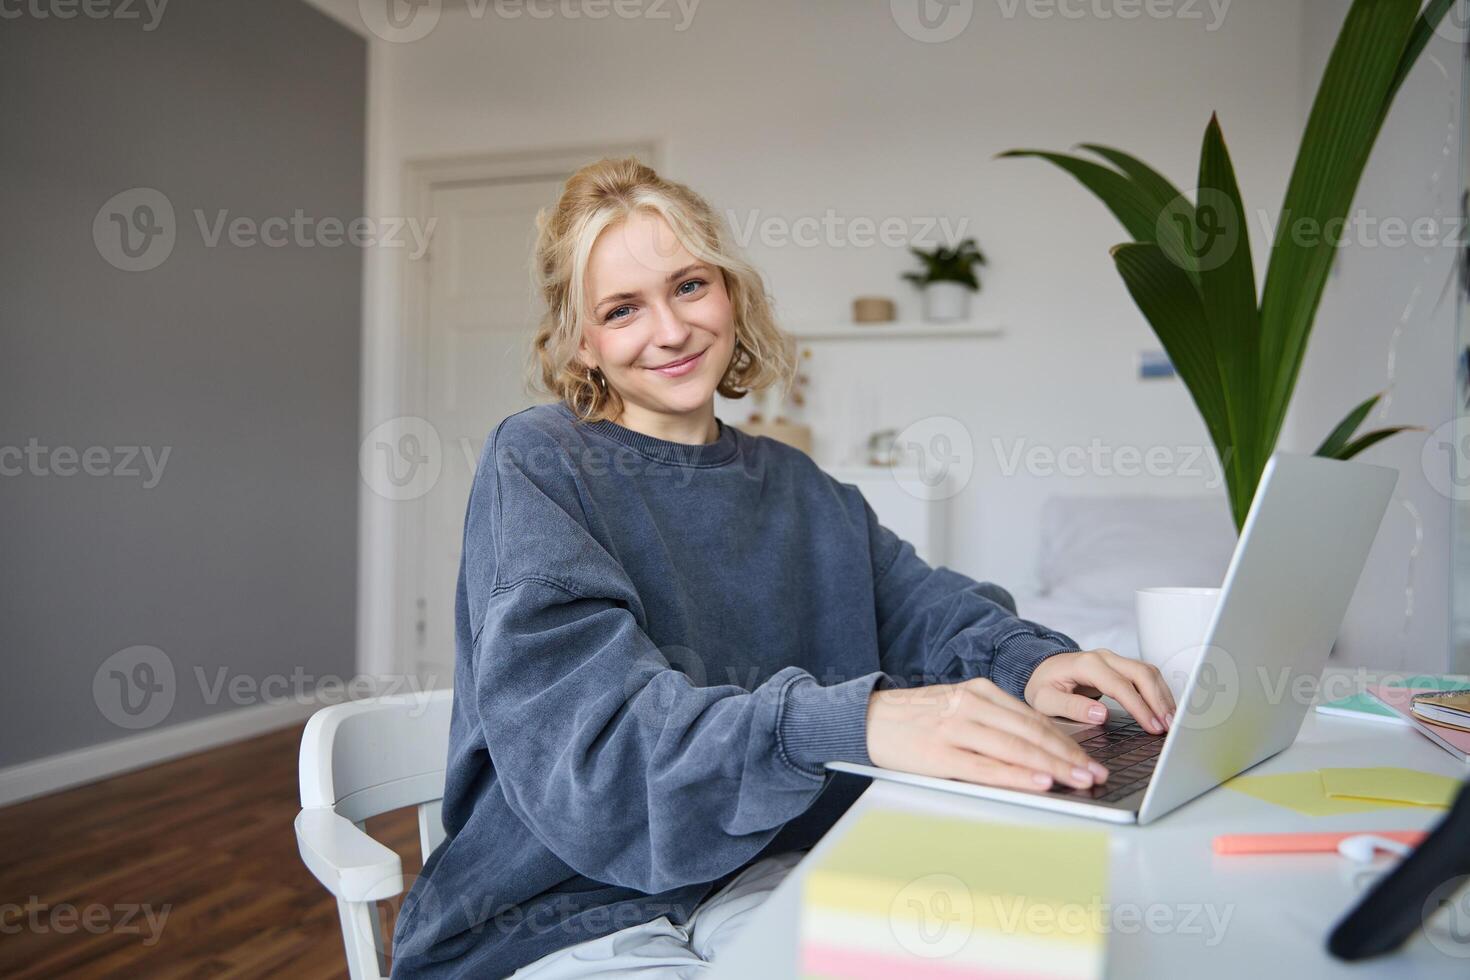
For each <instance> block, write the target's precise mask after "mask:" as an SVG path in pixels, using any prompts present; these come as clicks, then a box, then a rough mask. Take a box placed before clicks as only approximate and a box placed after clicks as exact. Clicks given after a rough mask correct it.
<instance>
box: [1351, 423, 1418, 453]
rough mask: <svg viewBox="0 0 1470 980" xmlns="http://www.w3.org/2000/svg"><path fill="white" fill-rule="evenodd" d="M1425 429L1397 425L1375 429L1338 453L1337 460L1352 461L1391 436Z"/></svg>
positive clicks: (1415, 426)
mask: <svg viewBox="0 0 1470 980" xmlns="http://www.w3.org/2000/svg"><path fill="white" fill-rule="evenodd" d="M1423 431H1424V427H1423V426H1419V425H1395V426H1393V427H1391V428H1388V429H1374V430H1373V431H1372V432H1367V433H1364V434H1363V435H1361V436H1359V437H1358V438H1356V439H1354V440H1353V441H1352V442H1350V443H1348V444H1347V445H1346V446H1343V447H1342V448H1341V449H1339V450H1338V451H1337V455H1336V456H1335V457H1334V458H1335V459H1352V458H1353V457H1354V456H1356V455H1358V453H1360V452H1362V451H1363V450H1365V449H1367V448H1368V447H1369V446H1372V445H1375V444H1376V443H1380V442H1382V441H1383V440H1385V439H1387V438H1388V437H1389V436H1396V435H1398V434H1399V433H1400V432H1423Z"/></svg>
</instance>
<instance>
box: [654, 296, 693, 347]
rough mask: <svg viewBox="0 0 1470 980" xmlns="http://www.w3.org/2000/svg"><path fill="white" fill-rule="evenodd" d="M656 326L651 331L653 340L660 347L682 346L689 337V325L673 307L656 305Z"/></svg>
mask: <svg viewBox="0 0 1470 980" xmlns="http://www.w3.org/2000/svg"><path fill="white" fill-rule="evenodd" d="M657 316H658V326H657V327H656V328H655V329H654V332H653V342H654V343H656V344H658V345H659V346H660V347H682V346H684V341H685V340H687V339H688V337H689V325H688V324H687V323H685V322H684V320H683V318H681V317H680V316H679V314H678V312H677V311H676V310H674V308H673V307H671V306H667V305H663V306H659V307H657Z"/></svg>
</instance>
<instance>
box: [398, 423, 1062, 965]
mask: <svg viewBox="0 0 1470 980" xmlns="http://www.w3.org/2000/svg"><path fill="white" fill-rule="evenodd" d="M717 423H718V428H719V437H718V438H717V439H716V440H715V441H714V442H712V443H709V444H706V445H686V444H683V443H677V442H670V441H667V440H662V439H657V438H653V437H650V436H647V435H644V434H641V433H638V432H635V431H633V430H631V429H628V428H625V427H623V426H621V425H618V424H616V423H613V422H608V421H599V422H593V423H586V422H582V421H580V420H578V419H577V418H576V416H575V415H574V414H573V413H572V412H571V411H570V410H569V409H568V408H567V407H566V406H564V405H562V404H559V403H558V404H549V405H538V406H535V407H533V408H528V409H525V410H524V411H521V412H518V413H516V414H514V415H512V416H510V417H508V418H506V419H505V420H504V421H503V422H501V423H500V425H499V426H497V427H496V429H495V431H494V433H493V434H492V435H491V437H490V439H489V440H488V441H487V443H486V447H485V451H484V453H483V454H482V456H481V458H480V463H479V466H478V468H477V472H476V474H475V479H474V485H473V488H472V490H471V493H470V500H469V507H468V510H467V513H466V517H465V532H464V552H463V558H462V562H461V567H460V575H459V589H458V597H457V601H456V609H455V621H456V636H457V652H456V665H455V673H454V692H455V693H454V709H453V717H452V722H451V725H450V744H449V757H448V762H447V769H446V774H445V775H446V779H445V787H444V802H443V820H444V829H445V831H446V832H447V835H448V836H447V837H446V839H445V840H444V842H443V843H442V844H441V845H440V846H439V847H438V848H436V849H435V850H434V852H433V853H432V854H431V855H430V856H429V858H428V860H427V861H426V862H425V864H424V869H423V872H422V874H421V875H420V876H419V877H418V878H417V879H416V880H415V881H414V882H413V885H412V887H411V889H410V890H409V893H408V895H407V896H406V898H405V899H404V902H403V906H402V908H401V910H400V913H399V918H398V923H397V927H396V929H395V935H394V944H393V952H394V954H395V955H394V964H393V976H394V977H399V978H421V977H424V978H427V977H434V978H438V977H451V976H453V977H460V976H475V977H490V976H504V975H506V974H509V973H511V972H512V971H514V970H515V969H517V968H519V967H521V966H523V965H525V964H527V963H529V962H531V961H533V960H535V959H537V958H539V957H541V956H543V955H545V954H547V953H549V952H551V951H553V950H556V949H560V948H562V947H565V946H569V945H572V944H573V943H577V942H581V941H583V940H587V939H591V938H593V937H595V936H598V935H603V934H606V933H609V932H612V931H615V930H617V929H622V928H625V927H627V926H631V925H634V924H637V923H640V922H645V921H649V920H651V919H654V918H656V917H658V916H660V915H666V916H668V917H669V919H670V920H671V921H673V922H675V923H682V922H684V921H685V920H686V919H687V918H688V916H689V914H690V913H691V912H692V911H693V909H694V907H695V906H696V905H697V904H698V903H699V902H700V901H701V900H703V899H704V898H705V897H707V896H708V895H710V894H711V893H712V892H714V891H715V890H717V889H718V888H719V887H720V886H721V885H722V884H723V883H724V882H726V881H728V880H729V879H730V878H732V877H734V875H735V874H737V873H738V872H739V871H740V870H741V869H742V868H744V867H745V866H746V865H748V864H749V863H751V862H752V861H754V860H756V859H757V858H759V857H761V856H763V855H765V854H769V853H776V852H778V851H784V850H797V849H802V848H806V847H810V846H811V845H812V844H813V843H815V842H816V841H817V839H818V838H820V837H821V835H822V834H823V833H824V832H825V831H826V830H827V829H828V828H830V827H831V826H832V824H833V823H834V822H835V821H836V820H837V818H838V817H839V816H841V814H842V812H843V811H844V810H845V809H846V808H847V807H848V806H849V805H850V804H851V803H852V801H853V800H854V799H856V796H857V794H858V793H859V792H861V790H862V788H863V785H864V784H865V782H866V781H865V780H861V779H858V778H856V777H852V776H846V775H839V774H834V773H831V772H828V771H826V770H824V768H823V765H824V763H827V762H833V761H848V762H859V763H868V762H869V761H870V760H869V758H868V754H867V740H866V739H867V736H866V711H867V704H868V698H869V695H870V694H871V693H872V691H873V690H874V689H875V687H889V686H913V685H917V684H934V683H949V682H954V681H958V680H963V679H967V678H973V677H989V678H991V679H992V680H993V681H995V683H996V684H998V685H999V686H1000V687H1002V688H1003V689H1004V690H1006V691H1009V692H1010V693H1011V694H1013V695H1015V696H1016V697H1021V695H1022V692H1023V691H1024V689H1025V686H1026V681H1027V679H1028V678H1029V677H1030V676H1031V672H1032V670H1033V669H1034V668H1035V666H1036V664H1037V663H1039V662H1040V661H1041V660H1042V659H1043V658H1045V657H1047V656H1050V655H1052V654H1055V653H1060V652H1062V651H1066V650H1076V649H1077V645H1076V644H1075V643H1074V642H1073V641H1072V640H1071V639H1070V638H1069V637H1067V636H1065V635H1063V634H1061V633H1058V632H1055V631H1053V630H1049V629H1046V628H1045V627H1043V626H1040V625H1038V624H1036V623H1032V622H1029V621H1027V620H1024V619H1020V618H1017V615H1016V610H1015V605H1014V602H1013V600H1012V599H1011V596H1010V595H1009V593H1007V592H1006V590H1005V589H1003V588H1000V587H999V586H996V585H994V584H991V583H982V582H977V581H975V580H974V579H971V578H969V577H967V576H965V575H961V574H959V573H958V572H955V571H953V570H952V569H949V568H946V567H943V566H941V567H938V568H933V567H930V566H929V565H928V564H926V563H925V562H924V561H923V560H922V559H920V558H919V557H918V555H917V554H915V552H914V548H913V546H912V545H910V544H909V543H908V542H906V541H903V540H902V539H900V538H898V537H897V536H896V535H895V534H894V533H893V532H892V531H890V530H889V529H887V528H886V527H884V526H883V525H881V524H880V523H879V521H878V519H877V517H876V515H875V514H874V512H873V510H872V508H871V507H870V506H869V505H868V503H867V501H866V500H864V498H863V496H862V493H861V492H860V491H859V490H858V489H857V488H856V487H855V486H853V485H851V484H846V483H842V482H840V481H838V480H836V479H835V478H833V477H832V476H830V475H828V474H827V473H826V472H824V471H823V470H821V469H820V468H818V467H817V465H816V464H815V463H814V462H812V460H811V459H810V458H809V457H808V456H806V455H805V454H804V453H802V452H801V451H799V450H797V449H794V448H792V447H790V446H786V445H784V444H782V443H779V442H776V441H774V440H771V439H768V438H763V437H753V436H750V435H747V434H746V433H743V432H741V431H740V430H738V429H735V428H733V427H731V426H729V425H726V424H725V423H724V422H723V421H721V420H717Z"/></svg>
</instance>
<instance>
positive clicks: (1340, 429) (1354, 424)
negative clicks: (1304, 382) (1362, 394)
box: [1313, 391, 1383, 459]
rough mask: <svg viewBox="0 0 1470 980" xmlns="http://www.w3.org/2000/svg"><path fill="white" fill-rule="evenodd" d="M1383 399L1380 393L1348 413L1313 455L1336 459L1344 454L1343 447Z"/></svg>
mask: <svg viewBox="0 0 1470 980" xmlns="http://www.w3.org/2000/svg"><path fill="white" fill-rule="evenodd" d="M1382 397H1383V392H1381V391H1380V392H1379V393H1378V394H1376V395H1374V396H1373V397H1372V398H1369V399H1366V400H1365V401H1364V402H1363V403H1362V404H1360V405H1358V406H1356V407H1355V408H1354V409H1353V410H1352V411H1351V412H1348V413H1347V415H1346V416H1344V418H1343V420H1342V421H1341V422H1339V423H1337V428H1335V429H1333V430H1332V432H1331V433H1329V434H1328V436H1327V438H1326V439H1324V440H1322V445H1320V446H1318V447H1317V451H1316V453H1314V454H1313V455H1316V456H1327V457H1330V458H1333V459H1336V458H1337V454H1338V453H1340V452H1342V447H1344V446H1346V445H1347V444H1348V441H1349V440H1351V439H1352V437H1353V433H1354V432H1357V431H1358V426H1360V425H1362V424H1363V420H1364V419H1366V418H1367V417H1368V413H1369V412H1371V411H1373V406H1374V405H1377V404H1378V400H1379V399H1380V398H1382Z"/></svg>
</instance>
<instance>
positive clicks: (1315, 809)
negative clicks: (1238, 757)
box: [1225, 769, 1416, 817]
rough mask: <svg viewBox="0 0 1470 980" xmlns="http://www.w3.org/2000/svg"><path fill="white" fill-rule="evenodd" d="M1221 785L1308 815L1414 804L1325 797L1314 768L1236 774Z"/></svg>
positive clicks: (1320, 777)
mask: <svg viewBox="0 0 1470 980" xmlns="http://www.w3.org/2000/svg"><path fill="white" fill-rule="evenodd" d="M1225 786H1226V787H1227V788H1229V789H1233V790H1235V791H1236V792H1239V793H1245V794H1246V795H1247V796H1254V797H1255V798H1256V799H1258V800H1264V801H1265V802H1267V803H1274V804H1276V805H1277V806H1284V807H1286V808H1287V809H1289V810H1295V811H1296V812H1297V813H1301V814H1305V815H1306V816H1309V817H1333V816H1337V815H1338V814H1342V813H1363V812H1365V811H1368V810H1383V809H1391V808H1396V807H1406V806H1415V805H1416V804H1413V803H1400V802H1397V801H1394V800H1380V799H1372V798H1369V799H1357V798H1346V797H1337V796H1328V795H1327V790H1326V788H1325V786H1324V784H1323V782H1322V774H1321V772H1319V771H1318V770H1316V769H1312V770H1309V771H1307V772H1282V773H1273V774H1272V775H1269V776H1236V777H1235V778H1234V779H1232V780H1229V781H1228V782H1226V783H1225Z"/></svg>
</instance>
